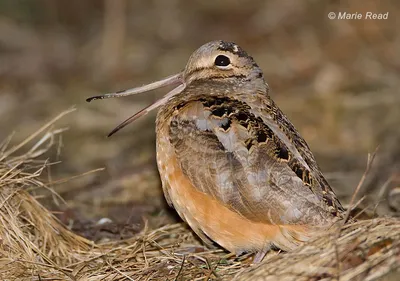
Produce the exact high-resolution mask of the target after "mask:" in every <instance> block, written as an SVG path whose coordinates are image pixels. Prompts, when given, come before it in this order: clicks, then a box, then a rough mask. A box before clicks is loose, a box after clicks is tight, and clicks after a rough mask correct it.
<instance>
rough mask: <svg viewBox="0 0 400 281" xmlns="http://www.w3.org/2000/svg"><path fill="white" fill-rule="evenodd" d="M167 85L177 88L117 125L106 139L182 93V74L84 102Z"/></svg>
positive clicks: (183, 84) (137, 92)
mask: <svg viewBox="0 0 400 281" xmlns="http://www.w3.org/2000/svg"><path fill="white" fill-rule="evenodd" d="M169 85H178V86H177V87H176V88H174V89H173V90H171V91H170V92H168V93H167V94H166V95H165V96H164V97H162V98H161V99H159V100H157V101H156V102H154V103H152V104H151V105H149V106H147V107H145V108H143V109H142V110H140V111H138V112H137V113H135V114H134V115H132V116H131V117H129V118H128V119H126V120H125V121H124V122H122V123H121V124H119V125H118V126H117V127H116V128H115V129H114V130H112V131H111V132H110V133H109V134H108V137H110V136H112V135H113V134H115V133H116V132H118V131H119V130H121V129H122V128H124V127H125V126H126V125H128V124H129V123H132V122H133V121H135V120H136V119H138V118H140V117H142V116H144V115H146V114H147V113H149V112H150V111H152V110H153V109H156V108H157V107H159V106H161V105H163V104H164V103H166V102H167V101H168V100H169V99H170V98H171V97H173V96H175V95H177V94H179V93H180V92H182V91H183V90H184V89H185V87H186V84H185V82H184V80H183V77H182V73H179V74H175V75H172V76H169V77H167V78H165V79H162V80H159V81H156V82H153V83H151V84H147V85H144V86H141V87H136V88H132V89H128V90H123V91H119V92H115V93H109V94H104V95H101V96H94V97H90V98H88V99H86V101H87V102H91V101H92V100H97V99H109V98H117V97H125V96H130V95H136V94H140V93H144V92H148V91H151V90H155V89H158V88H161V87H165V86H169Z"/></svg>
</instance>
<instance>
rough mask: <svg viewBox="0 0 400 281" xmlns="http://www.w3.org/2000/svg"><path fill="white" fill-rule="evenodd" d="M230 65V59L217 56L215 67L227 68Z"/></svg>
mask: <svg viewBox="0 0 400 281" xmlns="http://www.w3.org/2000/svg"><path fill="white" fill-rule="evenodd" d="M230 64H231V61H230V59H229V58H228V57H227V56H223V55H219V56H218V57H216V58H215V65H216V66H228V65H230Z"/></svg>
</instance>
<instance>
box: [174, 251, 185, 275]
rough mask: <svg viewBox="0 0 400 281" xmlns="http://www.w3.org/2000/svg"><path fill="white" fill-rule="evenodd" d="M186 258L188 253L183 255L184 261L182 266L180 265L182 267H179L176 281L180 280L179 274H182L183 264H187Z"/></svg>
mask: <svg viewBox="0 0 400 281" xmlns="http://www.w3.org/2000/svg"><path fill="white" fill-rule="evenodd" d="M185 260H186V255H183V258H182V262H181V266H180V268H179V271H178V274H177V275H176V277H175V281H178V278H179V276H180V275H181V273H182V270H183V265H184V264H185Z"/></svg>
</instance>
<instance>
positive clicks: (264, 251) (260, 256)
mask: <svg viewBox="0 0 400 281" xmlns="http://www.w3.org/2000/svg"><path fill="white" fill-rule="evenodd" d="M269 250H271V246H267V247H265V248H264V249H262V250H260V251H258V252H257V253H256V254H255V255H254V258H253V264H257V263H260V262H262V260H263V259H264V257H265V255H266V254H267V253H268V251H269Z"/></svg>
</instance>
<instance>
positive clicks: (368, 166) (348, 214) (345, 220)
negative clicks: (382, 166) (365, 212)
mask: <svg viewBox="0 0 400 281" xmlns="http://www.w3.org/2000/svg"><path fill="white" fill-rule="evenodd" d="M378 148H379V147H377V148H376V149H375V151H374V152H373V153H372V154H369V153H368V160H367V167H366V168H365V171H364V173H363V175H362V177H361V179H360V181H359V183H358V185H357V187H356V189H355V190H354V192H353V195H352V196H351V199H350V203H349V208H348V209H347V211H346V214H345V216H344V218H343V220H342V221H341V224H340V227H339V230H338V232H337V235H336V237H335V240H336V243H335V256H336V266H337V280H340V260H339V249H338V243H337V241H338V239H339V237H340V234H341V233H342V229H343V226H344V225H345V224H346V222H347V220H348V219H349V217H350V213H351V210H352V209H353V204H354V200H355V198H356V196H357V194H358V192H359V191H360V189H361V186H362V185H363V184H364V181H365V179H366V178H367V175H368V173H369V171H370V170H371V166H372V162H373V161H374V158H375V155H376V153H377V151H378Z"/></svg>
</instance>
